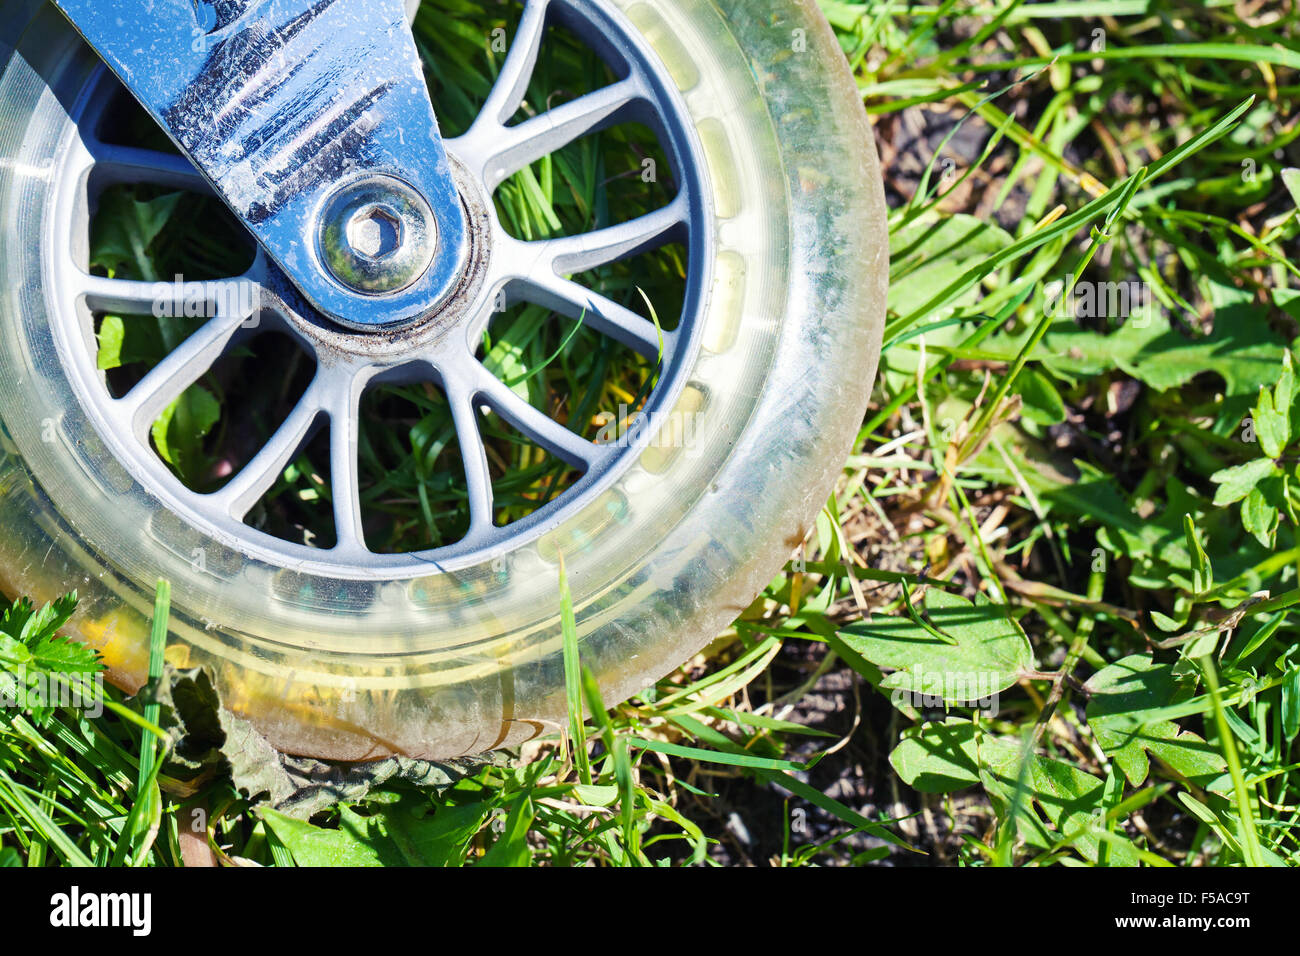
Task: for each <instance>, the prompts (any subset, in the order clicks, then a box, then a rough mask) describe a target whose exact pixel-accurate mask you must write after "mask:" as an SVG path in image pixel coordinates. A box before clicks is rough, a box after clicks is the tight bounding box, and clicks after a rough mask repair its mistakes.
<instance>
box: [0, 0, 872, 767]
mask: <svg viewBox="0 0 1300 956" xmlns="http://www.w3.org/2000/svg"><path fill="white" fill-rule="evenodd" d="M557 2H561V0H557ZM574 2H575V4H577V0H574ZM578 5H580V4H578ZM723 6H725V7H727V9H719V6H718V5H715V4H714V3H713V2H710V0H610V2H608V3H604V4H602V7H603V9H604V11H605V12H604V13H603V14H602V15H604V16H609V17H614V18H617V19H616V22H617V25H618V27H619V29H620V30H623V31H625V33H626V37H627V38H628V40H629V42H631V43H633V44H634V45H636V46H637V47H638V48H639V49H641V50H643V51H645V52H646V53H647V55H649V56H652V57H654V58H655V60H656V62H657V63H658V64H659V65H660V66H662V68H663V74H664V75H666V76H668V77H670V78H671V81H672V84H673V86H674V89H673V90H672V91H671V94H672V98H673V102H674V103H675V104H676V107H677V108H678V110H679V113H680V114H681V116H682V117H684V121H685V122H686V123H687V124H688V125H689V132H690V136H691V139H692V143H693V144H694V146H695V147H696V149H697V152H698V156H700V157H702V160H703V161H702V163H701V165H700V170H699V176H700V184H701V189H702V190H703V193H704V195H705V196H706V199H707V201H706V203H705V208H707V211H708V214H709V216H710V221H709V222H708V223H707V226H708V235H709V236H710V247H709V249H708V256H707V265H708V269H707V275H706V276H705V277H704V285H703V292H702V295H701V296H700V301H699V312H698V314H697V315H696V316H695V317H694V321H695V322H697V323H698V330H697V331H696V332H695V333H693V334H694V336H695V338H694V340H693V343H694V344H693V347H692V349H691V351H690V354H689V356H688V362H687V364H686V367H684V368H683V369H681V370H680V374H679V384H678V386H677V387H676V388H675V390H674V392H673V393H672V404H671V407H666V408H663V409H662V410H661V412H662V413H661V414H660V415H658V416H656V417H655V418H653V419H651V422H652V426H653V427H652V429H650V433H649V434H642V435H640V436H639V437H638V442H639V444H638V446H637V447H636V448H634V449H633V452H634V454H633V455H632V459H633V460H631V461H629V462H627V463H626V464H625V466H623V467H620V468H619V469H617V470H616V473H615V472H611V475H610V476H609V480H607V481H604V482H603V483H602V484H601V485H600V486H599V487H596V486H592V488H591V489H590V490H591V491H592V493H591V494H587V495H585V496H583V497H581V498H580V499H577V500H578V504H579V505H580V507H574V508H570V509H568V510H561V511H559V512H556V514H557V515H558V516H559V520H556V521H552V522H542V523H538V524H535V525H534V526H532V531H531V533H529V534H521V535H519V536H518V537H517V538H511V539H509V541H508V542H507V543H506V544H504V545H501V544H500V542H498V545H499V546H497V547H495V548H493V549H492V550H491V552H490V553H489V552H488V551H484V552H483V554H482V559H481V560H475V559H473V556H472V555H471V556H470V557H469V558H466V559H465V560H460V561H452V562H450V563H449V564H448V565H447V566H446V567H441V566H439V565H436V564H426V565H424V566H423V567H421V566H420V565H419V564H418V563H415V564H411V563H409V562H408V563H405V564H403V563H401V562H393V563H392V564H391V566H390V567H389V568H388V569H387V570H381V571H379V572H378V573H376V572H375V571H374V569H373V568H367V569H366V572H365V573H364V574H361V573H358V574H350V573H347V572H346V571H345V570H339V569H331V568H330V567H329V566H328V565H329V562H328V561H324V560H323V561H322V562H319V563H315V562H312V561H294V560H290V559H277V558H276V556H275V555H272V554H267V553H265V552H264V551H261V550H259V549H257V548H255V547H241V546H240V543H239V542H238V541H235V540H232V539H231V538H230V537H229V536H223V535H221V534H220V533H219V529H217V530H216V531H214V530H213V529H210V528H208V527H206V526H205V525H203V524H202V523H201V522H199V521H197V520H195V519H194V518H193V517H192V515H191V514H190V512H189V511H187V510H185V509H183V508H179V507H175V506H172V505H171V504H170V503H169V502H168V501H167V500H165V496H160V495H159V494H158V493H156V492H155V491H154V490H152V489H149V488H147V487H146V486H145V484H143V483H142V482H141V481H140V480H139V476H138V474H137V473H136V472H135V471H133V470H131V469H130V468H128V467H126V466H125V465H124V464H123V462H122V461H121V460H120V456H118V455H117V454H115V452H114V450H113V449H114V447H116V446H117V445H118V442H119V439H120V436H118V435H114V434H103V433H101V429H103V428H105V427H106V426H105V425H104V423H103V421H102V420H97V419H96V418H95V416H94V415H93V414H92V413H91V411H90V410H88V408H87V405H86V402H85V401H84V393H83V392H82V391H80V390H79V389H78V387H77V382H76V375H75V370H72V369H70V368H69V367H68V366H69V361H68V359H67V356H68V354H69V348H70V343H68V342H67V341H61V340H59V339H58V336H57V334H56V332H55V331H54V330H55V329H56V328H57V327H59V323H57V322H54V321H52V317H53V316H55V315H56V310H60V309H68V308H85V303H84V300H78V299H77V298H76V297H75V296H73V295H71V294H70V292H69V290H68V289H67V287H66V286H67V278H66V277H67V268H66V263H67V262H68V261H73V262H78V261H79V262H81V264H82V267H83V268H84V263H85V259H86V256H87V250H86V248H85V239H84V237H82V238H79V239H78V238H75V237H72V238H70V237H68V236H66V235H62V236H61V235H60V234H59V233H58V231H57V230H54V229H52V228H51V227H50V225H51V223H52V222H57V221H58V219H59V217H60V216H61V215H63V214H64V213H65V212H66V210H63V209H61V208H60V203H62V202H66V199H64V198H62V197H63V196H64V191H61V190H60V189H59V188H58V187H59V185H60V183H61V182H62V180H61V178H60V177H61V175H67V174H68V167H67V163H68V162H70V160H69V159H68V156H69V155H70V153H72V152H74V151H70V150H69V148H68V144H69V140H70V138H72V137H75V135H76V128H75V122H74V120H73V118H72V117H74V116H76V115H77V110H78V109H80V108H81V106H80V105H79V104H80V103H81V101H82V99H83V98H84V97H85V95H86V90H87V88H88V86H89V85H90V84H92V83H93V82H95V81H96V79H95V78H96V77H97V76H102V67H101V66H100V65H99V63H98V61H97V60H96V58H95V57H94V55H93V53H91V52H90V51H89V50H87V49H86V48H85V46H84V45H83V44H82V43H81V42H80V41H79V40H78V38H77V37H76V36H75V33H74V32H73V31H72V30H71V28H70V27H69V26H68V25H67V24H66V22H64V21H63V20H62V18H61V17H60V15H59V14H58V12H57V11H56V10H54V9H53V8H52V7H51V6H49V5H48V4H45V3H43V2H36V0H3V2H0V424H2V425H3V431H2V432H0V584H2V585H3V587H4V590H5V591H6V593H9V594H10V595H16V594H20V593H21V594H29V595H31V596H33V597H34V598H36V599H40V600H48V599H50V598H52V597H54V596H56V595H58V594H60V593H63V592H64V591H66V590H69V589H72V588H76V589H77V590H78V591H79V593H80V596H81V604H80V608H79V611H78V614H77V617H76V619H75V621H74V625H73V630H74V632H75V633H76V634H77V635H78V636H80V637H81V638H82V639H83V640H85V641H87V642H89V643H90V644H92V645H93V646H95V647H96V648H98V649H99V650H100V652H101V653H102V654H103V656H104V658H105V660H106V662H107V663H108V665H109V667H110V675H111V677H112V679H113V680H114V681H115V682H116V683H118V684H120V685H121V686H123V687H126V688H128V689H132V688H135V687H138V686H139V685H140V684H141V683H142V681H143V679H144V675H145V672H146V664H147V656H148V652H147V645H148V617H149V613H150V610H151V607H152V595H153V587H154V583H155V582H156V581H157V579H158V578H160V577H163V578H167V579H168V580H170V581H171V582H172V586H173V617H172V631H171V635H170V638H169V644H168V649H167V656H168V659H169V660H171V661H172V662H173V663H175V664H177V665H179V666H197V665H206V666H209V667H211V668H212V670H213V672H214V673H215V675H216V678H217V681H218V684H219V686H220V689H221V692H222V696H223V700H224V702H225V703H226V705H227V706H229V707H230V708H231V709H232V710H233V711H235V712H236V713H238V714H240V715H242V716H244V717H247V718H248V719H250V720H251V721H252V722H253V723H254V724H255V725H256V726H257V727H258V728H259V729H260V730H261V731H262V733H264V734H265V735H266V736H267V737H268V739H269V740H270V741H271V742H272V743H273V744H275V745H276V746H277V747H279V748H281V749H282V750H285V751H288V752H294V753H301V754H309V755H315V756H322V757H332V758H335V759H369V758H378V757H382V756H385V755H389V754H393V753H403V754H409V755H413V756H423V757H446V756H453V755H459V754H466V753H474V752H481V751H485V750H489V749H493V748H498V747H504V746H510V745H513V744H516V743H519V742H521V741H523V740H526V739H528V738H530V737H533V736H535V735H537V734H539V733H545V732H547V731H549V730H552V729H554V728H555V727H556V726H558V724H559V721H560V720H562V718H563V715H564V712H565V703H564V672H563V661H562V651H561V636H560V634H561V632H560V621H559V596H558V593H559V588H558V584H559V566H560V556H561V554H562V555H563V560H564V565H565V568H566V572H567V577H568V580H569V584H570V587H571V590H572V592H573V600H574V605H575V609H576V615H577V623H578V633H579V638H580V642H581V643H580V650H581V655H582V660H583V663H584V664H585V665H587V666H588V667H590V668H591V670H592V671H593V673H594V674H595V675H596V676H597V678H598V680H599V682H600V685H601V689H602V693H603V694H604V697H605V700H606V701H607V702H609V703H612V702H614V701H617V700H620V699H623V698H626V697H627V696H629V695H631V694H633V693H635V692H637V691H638V690H641V689H642V688H644V687H645V686H647V685H649V684H650V683H652V682H653V681H654V680H655V679H657V678H659V677H660V676H662V675H664V674H665V673H667V672H669V671H671V670H672V669H673V668H674V667H676V666H677V665H679V664H680V663H681V662H682V661H684V660H686V659H687V658H688V657H689V656H690V655H691V654H693V653H694V652H696V651H697V650H698V649H699V648H701V647H702V646H703V645H705V644H706V643H707V642H708V641H709V640H710V639H712V637H713V636H714V635H715V634H716V633H717V632H718V631H719V630H721V629H722V628H724V627H725V626H726V625H727V624H728V623H729V622H730V621H731V620H732V619H734V618H735V617H736V616H737V615H738V614H739V613H740V612H741V611H743V610H744V609H745V608H746V607H747V606H748V605H749V604H750V602H751V601H752V600H753V597H754V595H755V594H756V593H757V592H758V591H759V590H760V589H761V588H762V587H763V585H764V584H765V583H766V582H767V581H768V580H769V579H770V578H771V576H772V575H773V574H774V573H775V572H776V571H777V570H778V569H779V567H780V566H781V564H782V562H784V561H785V560H786V559H787V557H788V556H789V554H790V553H791V551H792V550H793V549H794V548H795V547H797V546H798V544H799V542H800V541H801V540H802V539H803V537H804V534H805V531H806V529H807V527H808V524H809V522H811V520H812V519H813V517H814V516H815V514H816V512H817V510H818V508H819V507H820V506H821V504H822V503H823V502H824V500H825V496H826V494H827V493H828V491H829V490H830V488H831V486H832V485H833V483H834V480H835V477H836V475H837V474H838V472H839V469H840V466H841V464H842V462H843V459H844V456H845V455H846V453H847V452H848V451H849V447H850V444H851V442H852V439H853V436H854V434H855V432H856V429H857V427H858V425H859V423H860V421H861V416H862V412H863V409H864V408H865V406H866V403H867V399H868V394H869V391H870V387H871V383H872V381H873V379H874V375H875V369H876V361H877V357H878V353H879V348H880V337H881V331H882V324H883V317H884V296H885V282H886V277H887V267H888V240H887V234H886V230H885V222H884V200H883V193H882V189H881V185H880V175H879V171H878V168H877V164H876V154H875V149H874V146H873V144H872V140H871V135H870V129H869V126H868V124H867V121H866V117H865V115H864V113H863V111H862V108H861V105H860V103H859V101H858V98H857V94H856V89H855V87H854V84H853V81H852V78H851V76H850V75H849V73H848V71H847V69H846V67H845V65H844V63H843V60H842V56H841V54H840V51H839V49H838V46H837V44H836V42H835V40H834V37H833V35H832V34H831V32H830V29H829V27H828V26H827V25H826V23H825V21H824V20H823V19H822V17H821V14H820V13H819V11H818V10H817V7H816V4H815V2H813V0H802V2H799V0H773V2H769V3H763V4H748V3H746V4H739V3H737V4H726V5H723ZM69 246H70V247H71V248H68V247H69ZM88 334H92V335H93V332H91V333H88ZM74 344H75V343H74ZM80 344H82V345H85V346H86V347H87V348H88V349H90V348H91V347H92V346H93V343H92V342H87V343H80ZM92 354H93V350H92ZM502 540H505V539H502Z"/></svg>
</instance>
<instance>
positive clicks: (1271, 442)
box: [1252, 388, 1291, 458]
mask: <svg viewBox="0 0 1300 956" xmlns="http://www.w3.org/2000/svg"><path fill="white" fill-rule="evenodd" d="M1252 412H1253V418H1254V421H1255V437H1257V438H1258V439H1259V447H1260V448H1261V449H1262V450H1263V452H1264V455H1265V456H1266V457H1268V458H1280V457H1281V456H1282V451H1283V450H1284V449H1285V448H1286V446H1287V442H1289V441H1290V440H1291V416H1290V414H1289V410H1288V408H1287V407H1286V406H1283V407H1282V408H1274V407H1273V392H1272V391H1271V390H1270V389H1267V388H1261V389H1260V390H1259V401H1258V402H1256V403H1255V407H1254V409H1252Z"/></svg>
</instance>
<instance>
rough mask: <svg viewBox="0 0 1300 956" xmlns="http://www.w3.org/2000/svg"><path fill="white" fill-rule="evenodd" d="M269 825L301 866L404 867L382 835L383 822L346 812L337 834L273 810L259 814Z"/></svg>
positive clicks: (395, 851)
mask: <svg viewBox="0 0 1300 956" xmlns="http://www.w3.org/2000/svg"><path fill="white" fill-rule="evenodd" d="M258 813H259V814H260V815H261V817H262V819H263V820H265V821H266V825H267V826H268V827H270V828H271V829H272V830H273V831H274V832H275V835H276V837H278V838H279V840H280V842H281V843H283V844H284V845H285V846H286V847H287V848H288V850H289V852H290V853H292V854H293V859H294V862H295V863H297V864H298V865H299V866H385V865H391V864H393V863H395V862H396V863H400V862H401V857H400V855H399V854H398V853H397V848H396V847H395V846H393V844H392V841H391V840H389V839H388V838H387V837H386V836H384V835H383V834H382V833H381V832H380V831H379V822H378V821H377V820H375V819H374V818H363V817H360V816H358V814H356V813H355V812H353V811H350V810H346V809H345V810H344V814H345V815H344V817H343V819H341V820H340V826H339V828H338V829H337V830H330V829H326V828H325V827H318V826H315V825H313V824H311V823H307V822H306V821H304V820H295V819H294V818H293V817H290V816H286V815H285V814H283V813H280V812H279V811H277V810H272V809H271V808H270V807H262V808H261V809H259V810H258Z"/></svg>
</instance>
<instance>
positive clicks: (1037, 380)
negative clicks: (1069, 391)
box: [1014, 367, 1065, 425]
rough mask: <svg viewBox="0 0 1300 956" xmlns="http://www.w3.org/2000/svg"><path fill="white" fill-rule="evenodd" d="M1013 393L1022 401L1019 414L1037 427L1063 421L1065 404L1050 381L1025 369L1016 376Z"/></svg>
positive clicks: (1037, 372)
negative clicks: (1037, 425)
mask: <svg viewBox="0 0 1300 956" xmlns="http://www.w3.org/2000/svg"><path fill="white" fill-rule="evenodd" d="M1014 390H1015V392H1016V393H1017V394H1018V395H1019V396H1020V398H1021V400H1022V401H1023V403H1024V404H1023V405H1022V406H1021V414H1022V415H1024V417H1025V418H1028V419H1029V420H1030V421H1032V422H1037V423H1038V424H1039V425H1056V424H1059V423H1060V422H1063V421H1065V402H1063V401H1061V395H1060V393H1059V392H1058V391H1057V390H1056V386H1054V385H1053V384H1052V382H1051V380H1050V379H1048V377H1047V376H1046V375H1043V374H1042V373H1041V372H1039V371H1037V370H1035V369H1032V368H1029V367H1026V368H1025V369H1023V370H1022V371H1021V373H1020V374H1019V375H1017V376H1016V384H1015V387H1014Z"/></svg>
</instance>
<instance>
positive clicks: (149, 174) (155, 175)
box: [87, 141, 212, 193]
mask: <svg viewBox="0 0 1300 956" xmlns="http://www.w3.org/2000/svg"><path fill="white" fill-rule="evenodd" d="M87 148H88V149H89V150H90V154H91V157H92V158H93V159H94V161H95V176H96V177H97V178H99V181H100V182H101V183H102V184H104V185H109V184H112V183H149V184H151V185H157V186H169V187H172V188H174V189H185V190H189V191H190V192H196V193H211V192H212V186H211V185H210V184H209V183H208V181H207V180H206V179H204V178H203V174H202V173H200V172H199V171H198V170H197V169H195V168H194V164H193V163H191V162H190V161H189V160H188V159H186V158H185V157H184V156H178V155H175V154H173V153H163V152H159V151H158V150H153V149H138V148H136V147H134V146H119V145H117V144H116V143H104V142H99V141H94V142H91V143H89V144H88V145H87Z"/></svg>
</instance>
